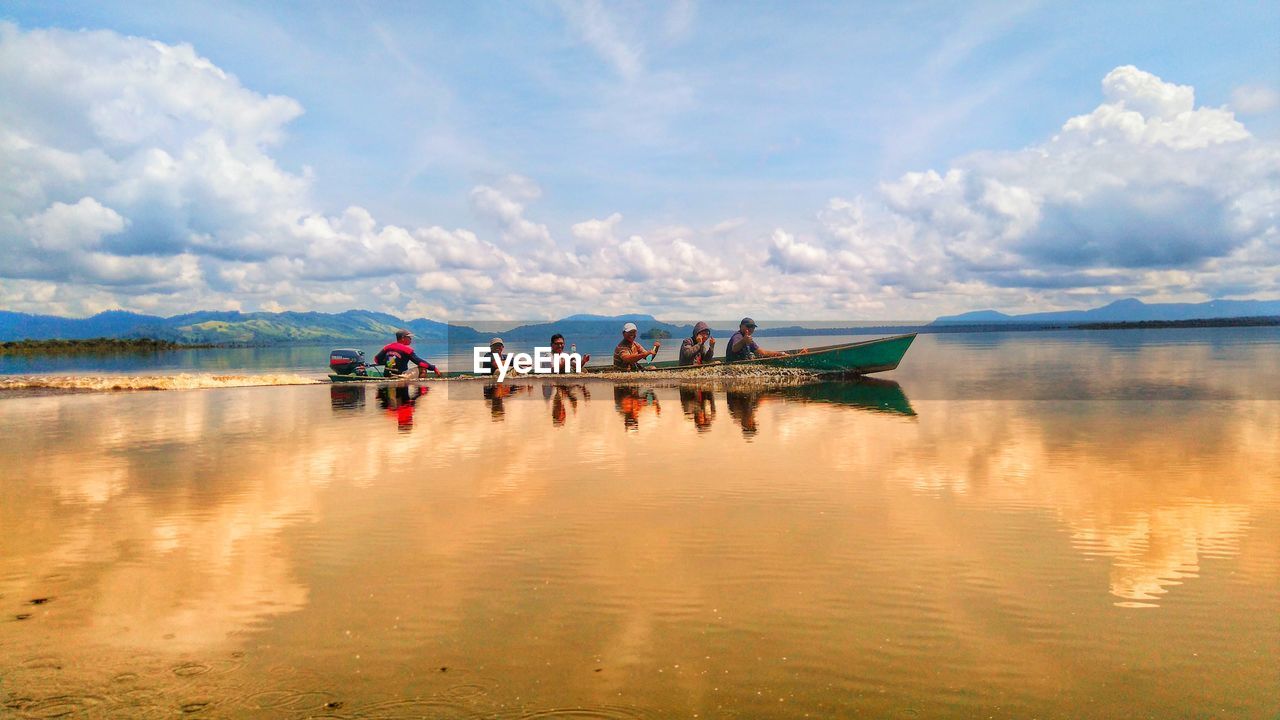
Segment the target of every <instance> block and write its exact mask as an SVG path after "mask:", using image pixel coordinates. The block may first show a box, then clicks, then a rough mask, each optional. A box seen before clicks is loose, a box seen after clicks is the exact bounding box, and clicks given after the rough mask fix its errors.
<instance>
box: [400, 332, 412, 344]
mask: <svg viewBox="0 0 1280 720" xmlns="http://www.w3.org/2000/svg"><path fill="white" fill-rule="evenodd" d="M396 342H398V343H404V344H405V345H410V344H412V343H413V333H411V332H409V331H408V330H403V329H401V330H397V331H396Z"/></svg>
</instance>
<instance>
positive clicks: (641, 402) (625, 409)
mask: <svg viewBox="0 0 1280 720" xmlns="http://www.w3.org/2000/svg"><path fill="white" fill-rule="evenodd" d="M613 406H614V407H615V408H617V410H618V413H619V414H621V415H622V424H623V426H624V427H626V429H628V430H638V429H640V411H641V410H644V409H645V408H646V407H649V406H652V407H653V412H654V414H655V415H661V414H662V408H661V407H660V406H659V405H658V396H657V395H656V394H655V393H654V392H653V390H645V391H643V392H641V390H640V388H638V387H636V386H635V385H616V386H614V388H613Z"/></svg>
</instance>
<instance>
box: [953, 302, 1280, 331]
mask: <svg viewBox="0 0 1280 720" xmlns="http://www.w3.org/2000/svg"><path fill="white" fill-rule="evenodd" d="M1277 315H1280V300H1210V301H1209V302H1202V303H1151V304H1147V303H1144V302H1142V301H1141V300H1138V299H1136V298H1128V299H1125V300H1116V301H1115V302H1113V303H1109V304H1107V305H1103V306H1102V307H1098V308H1094V309H1092V310H1063V311H1058V312H1038V313H1027V314H1025V315H1006V314H1004V313H1002V312H997V311H995V310H979V311H976V312H968V313H962V314H960V315H945V316H943V317H940V318H938V319H937V320H934V321H933V323H932V324H933V325H954V324H962V325H992V324H1003V323H1014V324H1031V325H1040V324H1054V325H1057V324H1063V325H1080V324H1085V323H1115V322H1151V321H1167V322H1168V321H1179V320H1220V319H1224V318H1244V317H1274V316H1277Z"/></svg>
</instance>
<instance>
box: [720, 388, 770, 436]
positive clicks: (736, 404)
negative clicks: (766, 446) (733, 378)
mask: <svg viewBox="0 0 1280 720" xmlns="http://www.w3.org/2000/svg"><path fill="white" fill-rule="evenodd" d="M761 399H762V393H761V392H760V391H757V390H737V391H734V390H729V391H728V392H726V393H725V397H724V404H725V405H726V406H728V408H729V416H730V417H732V418H733V419H734V420H736V421H738V424H739V425H741V426H742V436H743V437H745V438H751V437H754V436H755V434H756V431H757V430H759V426H758V425H757V424H756V409H757V408H759V407H760V400H761Z"/></svg>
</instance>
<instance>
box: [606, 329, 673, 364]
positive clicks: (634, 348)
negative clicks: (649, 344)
mask: <svg viewBox="0 0 1280 720" xmlns="http://www.w3.org/2000/svg"><path fill="white" fill-rule="evenodd" d="M639 332H640V330H639V329H638V328H637V327H636V324H635V323H627V324H626V325H623V326H622V341H621V342H619V343H618V346H617V347H615V348H614V349H613V366H614V367H615V368H618V369H619V370H639V369H640V361H641V360H644V359H645V358H647V357H652V356H654V355H657V354H658V348H660V347H662V343H660V342H658V341H656V340H655V341H654V343H653V349H652V350H646V349H645V348H644V346H643V345H641V344H640V343H638V342H636V334H637V333H639Z"/></svg>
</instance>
